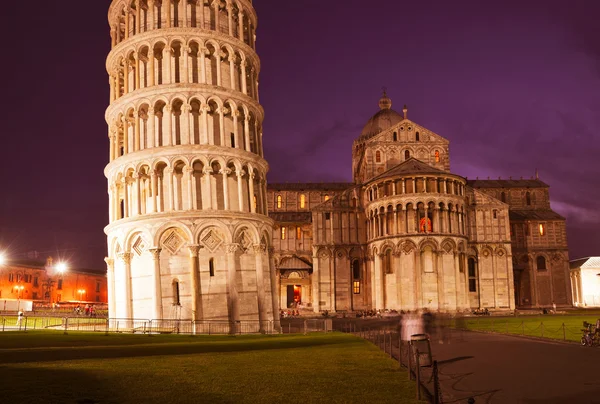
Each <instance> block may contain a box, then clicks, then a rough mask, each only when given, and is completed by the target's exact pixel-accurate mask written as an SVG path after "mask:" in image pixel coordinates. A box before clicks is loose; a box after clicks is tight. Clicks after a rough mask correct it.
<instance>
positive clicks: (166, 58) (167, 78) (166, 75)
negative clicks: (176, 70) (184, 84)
mask: <svg viewBox="0 0 600 404" xmlns="http://www.w3.org/2000/svg"><path fill="white" fill-rule="evenodd" d="M167 8H169V7H167ZM162 57H163V58H162V69H163V75H162V81H163V84H171V83H172V82H173V81H172V80H171V48H169V45H166V46H165V47H164V48H163V51H162Z"/></svg>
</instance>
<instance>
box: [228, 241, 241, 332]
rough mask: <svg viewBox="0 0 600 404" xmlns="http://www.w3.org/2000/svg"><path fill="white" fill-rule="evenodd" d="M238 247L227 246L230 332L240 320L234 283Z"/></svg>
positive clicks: (233, 330) (236, 245)
mask: <svg viewBox="0 0 600 404" xmlns="http://www.w3.org/2000/svg"><path fill="white" fill-rule="evenodd" d="M238 248H239V245H238V244H229V245H228V246H227V309H228V313H229V322H230V327H231V328H230V332H231V333H234V332H235V330H236V329H237V327H236V322H237V321H239V320H240V308H239V297H238V291H237V285H236V277H237V271H238V263H237V260H236V257H235V253H236V251H237V250H238Z"/></svg>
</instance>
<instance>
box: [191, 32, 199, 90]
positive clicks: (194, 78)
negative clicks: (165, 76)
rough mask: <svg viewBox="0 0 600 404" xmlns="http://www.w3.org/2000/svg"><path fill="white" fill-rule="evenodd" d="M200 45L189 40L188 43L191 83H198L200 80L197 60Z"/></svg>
mask: <svg viewBox="0 0 600 404" xmlns="http://www.w3.org/2000/svg"><path fill="white" fill-rule="evenodd" d="M199 49H200V46H199V45H198V43H197V42H194V41H192V42H190V45H189V64H190V67H189V69H190V72H189V75H190V81H191V82H192V83H199V82H200V61H199V57H200V53H199V52H200V50H199Z"/></svg>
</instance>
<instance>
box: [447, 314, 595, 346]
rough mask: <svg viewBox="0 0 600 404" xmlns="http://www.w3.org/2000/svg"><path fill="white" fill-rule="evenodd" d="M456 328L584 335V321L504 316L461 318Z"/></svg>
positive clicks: (529, 334) (576, 339) (555, 337)
mask: <svg viewBox="0 0 600 404" xmlns="http://www.w3.org/2000/svg"><path fill="white" fill-rule="evenodd" d="M454 326H455V328H457V329H463V330H472V331H479V332H490V333H496V334H509V335H518V336H525V337H536V338H546V339H553V340H561V341H573V342H579V341H580V340H581V337H582V335H583V331H584V330H583V321H582V324H581V325H578V324H575V323H573V322H571V323H564V322H563V323H557V322H556V321H552V319H551V318H550V321H547V322H543V321H540V322H539V323H538V322H532V321H527V320H522V321H515V320H514V319H503V318H498V319H494V318H484V319H479V318H459V319H457V320H456V321H455V324H454Z"/></svg>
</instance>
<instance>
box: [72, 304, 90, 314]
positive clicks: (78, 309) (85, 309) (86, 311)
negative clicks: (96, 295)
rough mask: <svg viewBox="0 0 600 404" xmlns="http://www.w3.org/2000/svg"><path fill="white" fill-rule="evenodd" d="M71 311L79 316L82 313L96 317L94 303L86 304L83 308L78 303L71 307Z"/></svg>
mask: <svg viewBox="0 0 600 404" xmlns="http://www.w3.org/2000/svg"><path fill="white" fill-rule="evenodd" d="M73 313H75V314H77V315H78V316H81V315H82V314H84V315H85V316H87V317H96V308H95V307H94V305H90V304H86V305H85V306H84V307H83V308H82V307H81V305H80V304H78V305H77V306H76V307H74V308H73Z"/></svg>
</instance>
